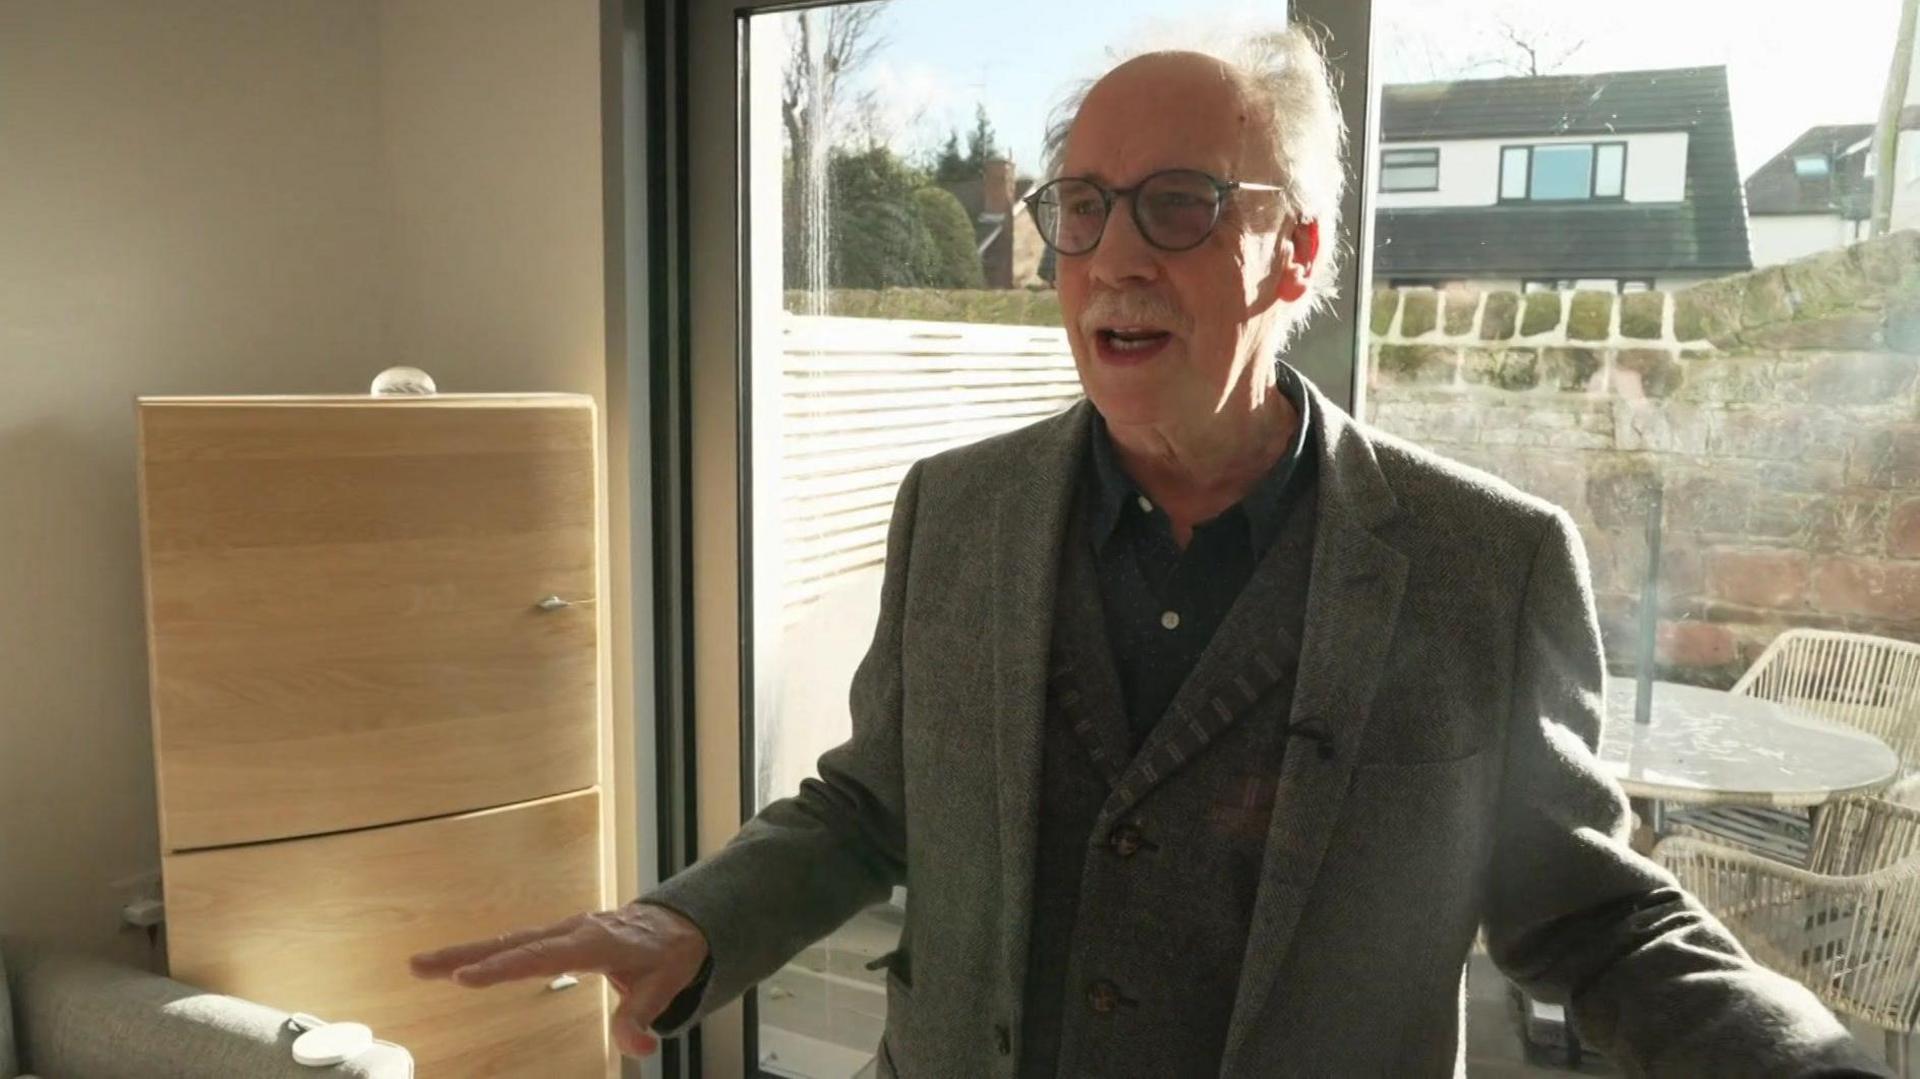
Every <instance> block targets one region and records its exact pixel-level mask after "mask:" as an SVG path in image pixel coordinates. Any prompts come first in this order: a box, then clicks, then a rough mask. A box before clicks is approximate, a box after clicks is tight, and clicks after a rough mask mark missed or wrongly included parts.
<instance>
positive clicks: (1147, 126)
mask: <svg viewBox="0 0 1920 1079" xmlns="http://www.w3.org/2000/svg"><path fill="white" fill-rule="evenodd" d="M1253 112H1254V110H1253V109H1252V108H1251V107H1250V106H1249V104H1248V102H1247V101H1246V95H1245V94H1244V93H1243V92H1242V90H1241V87H1240V84H1239V81H1238V80H1237V79H1236V78H1235V77H1234V76H1233V74H1232V69H1231V68H1229V67H1228V66H1227V65H1225V64H1224V63H1222V62H1221V61H1219V60H1217V59H1215V58H1213V57H1211V56H1206V55H1203V54H1200V53H1151V54H1148V55H1146V56H1142V57H1137V58H1135V59H1133V60H1129V61H1128V62H1126V63H1124V64H1121V65H1120V66H1119V67H1116V68H1114V69H1113V70H1112V71H1110V72H1108V73H1107V74H1106V75H1105V76H1104V77H1102V78H1101V79H1100V81H1099V82H1097V83H1095V84H1094V86H1093V89H1092V90H1090V91H1089V92H1088V94H1087V97H1086V100H1085V101H1084V102H1083V103H1082V104H1081V106H1080V111H1079V112H1078V113H1077V114H1076V115H1075V117H1074V123H1073V127H1072V128H1071V129H1070V131H1069V132H1068V135H1067V141H1066V146H1065V155H1064V161H1063V164H1064V166H1065V170H1066V171H1067V172H1069V173H1071V174H1074V175H1082V176H1094V177H1097V178H1099V179H1101V180H1104V181H1111V182H1122V181H1125V180H1128V179H1130V178H1131V174H1144V173H1146V172H1150V171H1153V170H1155V169H1160V168H1198V169H1205V170H1207V171H1210V172H1216V173H1218V172H1230V171H1234V170H1235V168H1236V167H1237V166H1238V165H1239V164H1240V163H1241V160H1242V157H1243V155H1244V154H1245V153H1246V152H1247V150H1248V149H1249V136H1250V135H1253V134H1254V133H1255V130H1256V128H1257V127H1258V125H1257V124H1256V123H1255V122H1254V121H1255V117H1254V115H1253ZM1255 141H1259V140H1255Z"/></svg>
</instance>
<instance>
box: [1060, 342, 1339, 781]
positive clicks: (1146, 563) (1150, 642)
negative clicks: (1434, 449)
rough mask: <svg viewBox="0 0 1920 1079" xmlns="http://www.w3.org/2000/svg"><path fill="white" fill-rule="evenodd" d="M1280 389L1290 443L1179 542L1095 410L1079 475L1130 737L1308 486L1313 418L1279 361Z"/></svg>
mask: <svg viewBox="0 0 1920 1079" xmlns="http://www.w3.org/2000/svg"><path fill="white" fill-rule="evenodd" d="M1277 366H1278V369H1279V379H1278V383H1279V389H1280V391H1281V392H1282V393H1284V394H1286V395H1287V400H1289V401H1291V402H1293V407H1294V408H1295V409H1296V410H1298V411H1299V413H1300V427H1299V430H1298V431H1297V432H1295V434H1294V438H1293V444H1292V446H1291V447H1289V448H1288V450H1287V453H1286V454H1285V455H1284V456H1283V457H1281V459H1280V460H1279V461H1278V462H1276V463H1275V464H1274V466H1273V470H1272V471H1270V472H1268V473H1267V475H1266V476H1265V477H1264V478H1262V479H1261V481H1260V483H1259V484H1258V485H1257V486H1256V487H1254V489H1253V490H1252V491H1250V492H1248V494H1247V497H1246V498H1244V499H1242V500H1241V501H1240V503H1239V504H1238V505H1235V506H1234V507H1233V508H1231V509H1229V510H1227V511H1226V512H1225V513H1222V514H1221V515H1219V516H1218V517H1215V518H1213V519H1212V520H1210V521H1206V522H1204V523H1202V524H1200V525H1197V526H1195V528H1194V530H1193V538H1192V540H1191V541H1190V542H1189V543H1188V544H1187V547H1186V549H1185V550H1182V549H1181V548H1180V546H1179V544H1178V543H1176V542H1174V538H1173V523H1172V521H1170V520H1169V519H1168V517H1167V515H1166V513H1165V512H1164V511H1163V510H1161V509H1160V508H1159V507H1158V506H1155V505H1154V504H1153V503H1152V501H1151V500H1150V499H1148V498H1147V496H1146V495H1144V494H1143V493H1141V491H1140V488H1139V486H1138V485H1137V484H1135V483H1134V482H1133V479H1132V477H1130V476H1128V475H1127V473H1126V470H1125V469H1124V468H1123V467H1121V464H1120V459H1119V457H1118V456H1117V455H1116V453H1115V452H1114V448H1113V441H1112V437H1111V436H1110V435H1109V434H1108V433H1107V425H1106V421H1105V420H1103V419H1101V418H1100V416H1099V414H1098V413H1095V415H1094V420H1093V436H1092V437H1093V445H1092V447H1091V452H1089V453H1088V455H1087V459H1088V467H1087V473H1086V478H1085V480H1084V482H1086V483H1087V484H1089V485H1090V494H1091V498H1090V499H1089V502H1088V504H1089V505H1090V506H1091V507H1092V513H1093V519H1092V520H1091V521H1090V522H1088V524H1089V526H1090V527H1089V528H1088V534H1089V535H1090V536H1091V538H1092V541H1093V554H1094V564H1095V567H1096V569H1097V572H1098V576H1099V579H1100V598H1101V605H1102V607H1103V608H1104V610H1105V614H1106V631H1107V644H1108V646H1109V647H1110V648H1111V649H1112V650H1113V661H1114V667H1115V669H1116V670H1117V671H1118V672H1119V675H1120V689H1121V693H1122V695H1123V698H1124V700H1125V702H1126V709H1127V720H1128V723H1129V725H1130V726H1131V727H1132V729H1133V737H1134V745H1135V746H1136V747H1137V746H1138V745H1139V744H1140V742H1141V741H1142V740H1143V739H1145V738H1146V736H1147V732H1148V731H1151V730H1152V729H1153V726H1154V724H1156V723H1158V722H1159V721H1160V717H1161V715H1162V714H1164V713H1165V712H1166V710H1167V706H1168V705H1169V704H1171V703H1172V702H1173V698H1174V694H1176V693H1177V692H1179V690H1180V685H1181V683H1183V682H1185V681H1186V680H1187V675H1188V674H1189V673H1191V672H1192V671H1193V666H1194V664H1195V663H1196V662H1198V661H1199V659H1200V654H1201V653H1202V652H1204V651H1205V650H1206V647H1207V642H1209V641H1211V640H1212V639H1213V634H1214V631H1215V630H1217V629H1218V628H1219V627H1220V623H1221V621H1222V620H1224V619H1225V618H1226V616H1227V612H1228V611H1229V610H1231V609H1232V607H1233V604H1234V601H1235V600H1236V599H1238V598H1239V596H1240V592H1241V589H1243V588H1245V587H1246V584H1247V581H1248V580H1249V579H1250V578H1251V577H1252V576H1253V571H1254V568H1255V567H1256V566H1258V565H1259V564H1260V559H1261V558H1262V557H1263V556H1264V555H1265V554H1266V553H1267V551H1268V550H1269V549H1271V548H1272V546H1273V541H1274V537H1276V536H1278V535H1279V534H1280V528H1281V526H1282V525H1283V524H1285V523H1286V520H1287V515H1288V513H1289V512H1290V511H1291V510H1292V508H1293V507H1294V505H1295V504H1296V503H1297V502H1298V501H1299V499H1300V497H1301V496H1302V494H1303V493H1304V492H1306V491H1307V490H1309V489H1310V488H1311V487H1312V485H1313V473H1314V461H1313V452H1312V447H1313V446H1314V445H1315V443H1314V441H1313V438H1314V417H1313V415H1312V412H1311V405H1310V402H1309V399H1308V397H1307V394H1306V389H1305V387H1304V386H1303V385H1302V383H1301V381H1300V374H1299V372H1297V371H1295V370H1294V369H1293V368H1292V367H1291V366H1289V365H1287V364H1285V363H1277Z"/></svg>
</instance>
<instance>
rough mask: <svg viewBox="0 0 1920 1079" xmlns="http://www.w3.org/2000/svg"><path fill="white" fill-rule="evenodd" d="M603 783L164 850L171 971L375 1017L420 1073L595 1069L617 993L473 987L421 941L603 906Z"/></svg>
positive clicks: (293, 1006) (210, 984)
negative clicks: (390, 821)
mask: <svg viewBox="0 0 1920 1079" xmlns="http://www.w3.org/2000/svg"><path fill="white" fill-rule="evenodd" d="M599 822H600V808H599V793H598V791H597V790H587V791H581V792H578V793H574V794H568V795H563V796H560V797H555V798H548V799H542V800H539V801H536V802H531V803H527V804H523V805H517V806H512V807H509V808H505V809H497V810H488V811H483V812H478V813H468V814H460V815H456V816H451V817H444V818H440V819H436V820H429V821H420V822H415V823H410V824H399V825H391V826H387V827H381V828H372V829H367V830H364V831H357V832H349V833H345V834H341V835H329V836H320V837H315V838H308V839H291V840H281V841H276V842H271V843H262V844H255V845H249V846H241V847H229V848H224V849H220V850H204V851H194V852H191V853H186V854H170V855H167V856H165V858H164V859H163V872H164V878H165V892H166V904H167V921H168V941H169V945H168V952H169V956H170V959H171V967H172V970H171V973H172V975H173V976H174V977H175V978H178V979H180V980H181V981H184V982H187V983H188V984H191V985H196V986H200V987H202V988H205V989H209V990H213V991H216V992H224V993H231V994H234V995H237V996H241V997H246V998H249V999H252V1000H257V1001H260V1002H261V1003H264V1004H267V1005H268V1006H270V1007H275V1008H280V1009H284V1010H287V1011H304V1012H309V1013H311V1014H314V1015H317V1016H320V1017H321V1018H323V1019H328V1020H334V1021H344V1020H352V1021H356V1022H364V1023H367V1024H368V1025H370V1026H371V1027H372V1028H373V1030H374V1033H375V1035H376V1036H377V1037H381V1038H385V1039H387V1040H389V1041H393V1042H396V1043H398V1044H400V1045H402V1046H405V1047H406V1048H407V1049H409V1050H410V1051H411V1052H412V1053H413V1055H414V1058H415V1061H416V1062H417V1064H418V1067H419V1072H418V1074H419V1076H420V1077H421V1079H468V1077H477V1076H514V1077H519V1076H525V1077H529V1079H533V1077H540V1079H545V1077H553V1079H584V1077H588V1076H592V1077H595V1079H599V1077H602V1076H604V1075H606V1074H607V1069H608V1064H609V1049H608V1040H607V1035H606V1011H605V1004H604V1000H605V989H604V982H603V980H602V979H600V978H599V977H596V976H585V975H583V976H582V977H581V979H580V984H579V985H577V986H575V987H573V988H571V989H566V990H561V991H553V990H549V989H548V988H547V987H546V985H545V984H544V983H543V982H538V981H534V982H527V983H519V984H510V985H504V986H497V987H494V988H491V989H484V990H472V989H463V988H460V987H458V986H454V985H452V984H450V983H447V982H439V981H435V982H427V981H419V980H416V979H414V978H413V977H412V976H411V975H410V974H409V972H408V970H407V957H408V956H409V955H411V954H413V953H415V952H418V951H424V950H429V949H432V948H437V947H441V946H444V945H447V944H452V943H457V942H460V941H464V940H472V939H477V938H483V937H488V936H493V935H495V934H498V933H502V932H506V931H508V930H512V929H517V928H525V927H528V926H534V925H542V924H546V923H548V922H552V921H557V920H559V919H562V918H565V917H568V916H569V915H572V914H575V913H578V912H580V911H583V910H590V909H596V908H597V907H598V905H599V896H600V894H601V881H600V868H599V866H600V861H599V858H600V841H599Z"/></svg>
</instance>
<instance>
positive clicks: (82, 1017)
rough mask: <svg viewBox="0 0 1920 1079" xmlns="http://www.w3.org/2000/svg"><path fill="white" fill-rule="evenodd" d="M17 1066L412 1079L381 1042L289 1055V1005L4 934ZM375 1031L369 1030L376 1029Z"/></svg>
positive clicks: (59, 1071)
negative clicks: (340, 1060) (349, 1053)
mask: <svg viewBox="0 0 1920 1079" xmlns="http://www.w3.org/2000/svg"><path fill="white" fill-rule="evenodd" d="M6 955H7V968H8V971H7V976H8V980H9V981H10V982H11V983H12V989H13V1007H14V1013H15V1017H16V1019H17V1020H18V1024H17V1034H18V1040H19V1043H20V1045H19V1048H20V1054H21V1058H22V1059H21V1066H22V1067H23V1068H26V1069H27V1070H28V1071H31V1072H36V1073H38V1074H41V1075H46V1076H87V1077H88V1079H231V1077H233V1076H238V1075H245V1076H249V1077H258V1079H315V1077H316V1076H333V1077H338V1079H411V1077H412V1076H413V1057H412V1055H411V1054H409V1053H408V1052H407V1051H406V1050H405V1049H402V1048H400V1047H399V1046H396V1045H391V1044H387V1043H377V1044H375V1045H374V1047H373V1048H372V1049H370V1050H368V1051H367V1052H365V1053H362V1054H361V1055H360V1056H358V1057H356V1058H355V1059H353V1060H351V1061H349V1062H347V1063H345V1064H340V1065H336V1066H334V1067H332V1068H326V1069H316V1068H308V1067H303V1066H301V1065H299V1064H296V1063H294V1060H293V1039H294V1038H295V1037H297V1036H298V1033H299V1032H298V1031H295V1030H294V1029H293V1028H291V1027H289V1026H287V1013H286V1012H281V1011H276V1010H274V1009H272V1008H268V1007H265V1006H263V1005H260V1004H255V1003H253V1002H251V1001H246V1000H240V999H238V998H236V997H229V996H222V995H220V994H217V993H208V992H205V991H203V990H200V989H195V988H193V987H192V986H189V985H184V984H182V983H180V982H176V981H174V980H172V979H170V978H164V977H161V976H160V975H157V974H150V973H148V972H146V971H143V970H138V969H135V968H133V967H128V966H122V965H119V964H114V963H107V962H103V961H100V960H97V959H91V958H86V957H82V956H77V955H68V954H61V953H57V952H53V951H50V950H46V949H42V948H37V947H34V946H31V945H25V944H23V943H22V942H19V941H9V942H8V944H7V949H6ZM375 1033H376V1034H377V1033H378V1032H377V1031H376V1032H375Z"/></svg>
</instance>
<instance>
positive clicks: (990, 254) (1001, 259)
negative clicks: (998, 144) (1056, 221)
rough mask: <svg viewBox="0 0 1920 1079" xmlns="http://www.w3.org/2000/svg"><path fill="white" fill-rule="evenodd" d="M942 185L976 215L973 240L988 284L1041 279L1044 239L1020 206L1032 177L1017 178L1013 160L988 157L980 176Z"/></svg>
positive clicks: (970, 215)
mask: <svg viewBox="0 0 1920 1079" xmlns="http://www.w3.org/2000/svg"><path fill="white" fill-rule="evenodd" d="M939 186H940V187H942V188H944V189H946V190H947V191H949V192H951V193H952V194H953V197H954V198H957V199H959V200H960V205H962V206H964V207H966V210H967V217H968V218H969V219H970V220H972V221H973V239H974V246H975V247H976V248H978V249H979V251H980V269H981V272H982V273H983V274H984V275H985V277H986V281H987V287H988V288H1027V287H1029V286H1037V285H1043V284H1045V283H1046V282H1045V281H1044V280H1042V278H1041V276H1040V261H1041V258H1042V257H1043V256H1044V255H1045V253H1046V244H1045V243H1044V242H1043V241H1042V240H1041V239H1040V231H1039V229H1037V228H1036V227H1035V226H1034V223H1033V218H1032V217H1031V216H1029V215H1028V214H1026V213H1024V212H1016V211H1019V208H1020V203H1019V199H1020V196H1022V195H1025V194H1026V193H1027V191H1028V189H1030V188H1031V187H1032V186H1033V181H1032V180H1031V179H1026V178H1020V179H1015V177H1014V169H1013V162H1011V161H1006V160H1001V159H994V160H990V161H988V162H986V164H985V166H984V167H983V168H982V169H981V175H980V178H979V179H978V180H953V181H948V182H945V183H942V184H940V185H939Z"/></svg>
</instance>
